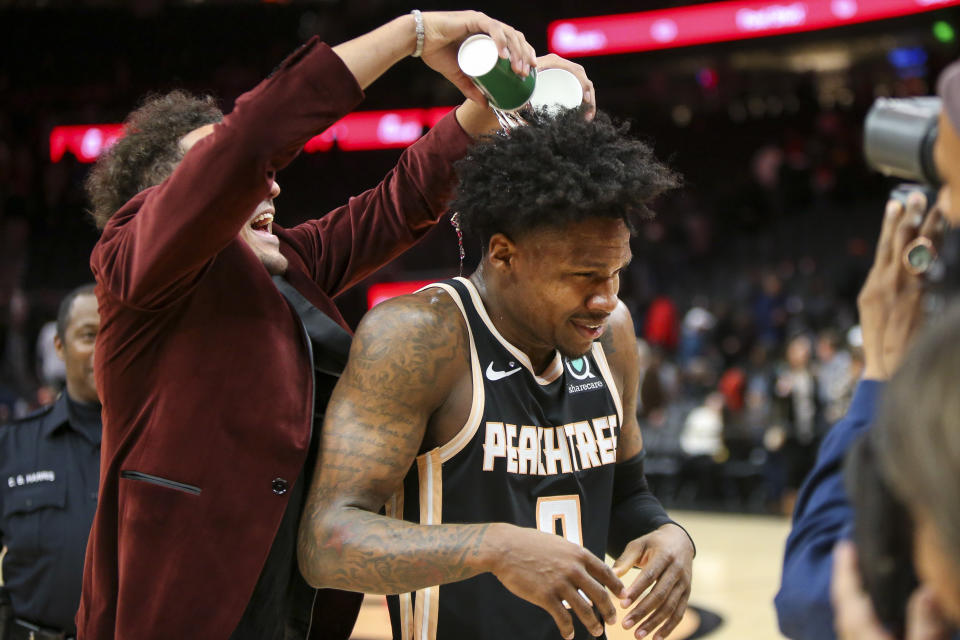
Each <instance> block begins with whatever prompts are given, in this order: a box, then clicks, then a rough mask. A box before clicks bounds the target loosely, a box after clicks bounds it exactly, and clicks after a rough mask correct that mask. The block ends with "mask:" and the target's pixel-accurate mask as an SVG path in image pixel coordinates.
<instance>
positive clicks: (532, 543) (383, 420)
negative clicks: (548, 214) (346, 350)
mask: <svg viewBox="0 0 960 640" xmlns="http://www.w3.org/2000/svg"><path fill="white" fill-rule="evenodd" d="M468 353H469V347H468V337H467V331H466V326H465V325H464V323H463V321H462V319H461V317H460V313H459V311H458V310H457V308H456V306H455V304H454V303H453V301H452V300H451V299H450V298H449V297H448V296H447V295H446V294H444V293H439V292H436V291H434V292H431V291H427V292H423V293H419V294H415V295H412V296H403V297H400V298H395V299H393V300H390V301H387V302H384V303H382V304H380V305H378V306H377V307H376V308H374V309H373V310H372V311H371V312H370V313H369V314H367V316H366V317H365V318H364V320H363V322H361V324H360V327H359V328H358V329H357V334H356V336H355V338H354V341H353V346H352V348H351V350H350V360H349V362H348V364H347V367H346V370H345V371H344V373H343V376H342V377H341V379H340V382H339V383H338V384H337V387H336V389H335V390H334V392H333V396H332V397H331V399H330V405H329V407H328V409H327V414H326V419H325V423H324V427H323V436H322V438H323V439H322V441H321V447H320V457H319V460H318V463H317V464H318V467H317V471H316V473H315V474H314V480H313V484H312V486H311V487H310V494H309V496H308V498H307V504H306V506H305V508H304V513H303V517H302V520H301V524H300V536H299V543H298V558H299V563H300V571H301V573H302V574H303V576H304V578H305V579H306V580H307V582H309V583H310V584H311V585H313V586H314V587H333V588H339V589H346V590H349V591H363V592H366V593H402V592H406V591H414V590H416V589H420V588H423V587H428V586H432V585H436V584H443V583H447V582H454V581H457V580H464V579H466V578H469V577H471V576H474V575H477V574H479V573H483V572H487V571H489V572H492V573H493V574H494V575H496V576H497V578H498V579H499V580H500V581H501V582H502V583H503V584H504V586H505V587H507V589H509V590H510V591H511V592H513V593H514V594H516V595H518V596H520V597H521V598H524V599H526V600H528V601H530V602H532V603H534V604H536V605H538V606H540V607H542V608H543V609H545V610H546V611H548V612H549V613H550V614H551V615H552V616H553V618H554V620H555V621H556V623H557V626H558V627H559V629H560V631H561V633H562V634H563V635H564V636H565V637H572V636H573V625H572V620H571V617H570V612H568V611H567V610H566V609H565V608H564V607H563V605H562V600H567V601H569V602H570V603H571V605H572V606H573V613H575V614H576V615H577V616H578V617H579V618H580V619H581V620H582V621H583V622H584V624H585V625H586V626H587V628H588V629H590V630H591V631H595V632H596V634H597V635H598V634H599V633H600V632H601V631H602V625H601V624H600V622H599V620H598V619H597V617H596V615H595V614H594V613H593V611H592V609H591V608H590V606H589V605H588V604H587V603H586V602H585V601H584V600H583V599H582V598H581V597H580V596H579V595H578V594H577V589H582V590H583V592H584V593H586V594H587V597H589V598H590V599H591V601H592V602H594V603H595V604H596V605H597V607H598V608H599V610H600V611H601V612H602V614H603V616H604V618H605V619H606V620H607V621H608V622H611V623H612V622H613V621H615V620H616V612H615V609H614V607H613V603H612V602H611V601H610V598H609V595H608V594H607V592H606V588H607V587H609V588H610V589H612V590H613V591H614V592H615V593H617V594H620V593H621V591H622V589H623V585H622V583H621V582H620V580H619V579H618V578H617V577H616V576H615V575H614V574H613V572H612V570H611V569H610V568H609V567H607V566H606V565H605V564H604V563H603V562H602V561H601V560H600V559H599V558H597V557H596V556H594V555H593V554H591V553H590V552H589V551H586V550H585V549H583V548H582V547H580V546H578V545H574V544H571V543H569V542H567V541H566V540H564V539H563V538H561V537H560V536H555V535H549V534H544V533H541V532H539V531H537V530H535V529H529V528H524V527H517V526H514V525H510V524H505V523H492V524H441V525H429V526H428V525H419V524H414V523H410V522H405V521H403V520H396V519H393V518H388V517H386V516H381V515H378V514H377V511H378V510H379V509H380V507H381V506H383V504H384V503H385V502H386V501H387V499H388V498H389V497H390V496H391V495H392V494H393V493H394V492H395V491H396V490H397V489H398V488H399V487H400V486H401V484H402V482H403V478H404V476H405V475H406V473H407V471H408V470H409V468H410V466H411V464H413V462H414V459H415V457H416V455H417V453H418V452H419V451H420V450H421V448H422V443H423V441H424V437H425V434H426V432H427V424H428V422H429V420H430V418H431V416H432V415H433V414H434V413H435V412H437V411H438V410H440V409H441V408H444V405H445V403H446V402H447V401H448V399H449V397H450V395H451V392H452V390H453V389H454V387H455V385H456V384H457V382H458V381H462V379H463V376H469V369H468V367H469V356H468ZM468 379H469V378H468Z"/></svg>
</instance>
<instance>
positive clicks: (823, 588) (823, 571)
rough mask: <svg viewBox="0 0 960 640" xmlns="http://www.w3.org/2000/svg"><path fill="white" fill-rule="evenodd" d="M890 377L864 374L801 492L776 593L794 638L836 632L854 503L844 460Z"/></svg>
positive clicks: (817, 638) (822, 639)
mask: <svg viewBox="0 0 960 640" xmlns="http://www.w3.org/2000/svg"><path fill="white" fill-rule="evenodd" d="M883 387H884V383H882V382H879V381H876V380H861V381H860V384H859V385H858V386H857V391H856V393H855V394H854V396H853V402H852V403H851V404H850V409H849V411H847V415H846V416H844V418H843V419H842V420H840V421H839V422H837V424H835V425H834V426H833V428H832V429H831V430H830V432H829V433H828V434H827V437H826V438H824V440H823V444H822V445H821V446H820V452H819V454H818V455H817V462H816V464H815V465H814V467H813V470H812V471H811V472H810V475H808V476H807V479H806V481H805V482H804V483H803V486H802V487H801V488H800V493H799V495H798V496H797V505H796V508H795V509H794V512H793V526H792V528H791V530H790V536H789V537H788V538H787V549H786V553H785V554H784V558H783V577H782V579H781V583H780V591H779V592H778V593H777V596H776V598H775V599H774V605H775V606H776V609H777V620H778V621H779V623H780V631H781V632H782V633H783V635H785V636H787V637H788V638H791V639H792V640H829V639H831V638H835V637H836V636H835V634H834V630H833V608H832V607H831V606H830V574H831V571H832V568H833V547H834V545H835V544H836V543H837V541H838V540H841V539H844V538H849V537H850V533H851V530H852V528H853V509H852V507H851V505H850V501H849V500H848V499H847V492H846V491H845V490H844V487H843V461H844V458H845V457H846V454H847V451H848V450H849V448H850V445H851V444H853V442H854V441H855V440H856V439H857V437H858V436H859V435H860V434H861V433H863V432H864V431H866V430H867V429H868V428H869V426H870V424H871V423H872V422H873V416H874V413H875V411H876V405H877V402H878V400H879V396H880V393H881V392H882V390H883Z"/></svg>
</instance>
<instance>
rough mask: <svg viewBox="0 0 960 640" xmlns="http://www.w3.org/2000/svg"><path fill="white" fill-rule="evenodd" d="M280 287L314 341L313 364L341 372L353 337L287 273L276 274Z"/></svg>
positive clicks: (323, 369) (330, 371)
mask: <svg viewBox="0 0 960 640" xmlns="http://www.w3.org/2000/svg"><path fill="white" fill-rule="evenodd" d="M273 281H274V283H275V284H276V285H277V289H278V290H279V291H280V293H281V294H282V295H283V297H284V298H286V299H287V301H288V302H289V303H290V305H291V306H292V307H293V310H294V311H296V312H297V315H298V316H299V317H300V321H301V322H303V326H304V327H305V328H306V330H307V335H309V336H310V340H311V341H313V344H314V349H313V366H314V367H315V368H316V369H318V370H320V371H322V372H324V373H328V374H330V375H333V376H339V375H340V374H341V373H343V369H344V367H345V366H346V364H347V357H348V356H349V355H350V343H351V341H352V340H353V338H352V337H351V336H350V334H349V333H347V331H346V330H345V329H344V328H343V327H341V326H340V325H339V324H337V323H336V322H335V321H334V320H333V319H332V318H331V317H330V316H328V315H327V314H325V313H324V312H323V311H320V310H319V309H317V308H316V307H315V306H313V304H312V303H311V302H310V301H309V300H307V299H306V298H305V297H304V296H303V294H302V293H300V292H299V291H297V290H296V288H294V286H293V285H292V284H290V283H289V282H287V280H286V279H285V278H283V276H273Z"/></svg>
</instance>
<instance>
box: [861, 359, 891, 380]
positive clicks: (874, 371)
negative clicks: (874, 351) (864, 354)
mask: <svg viewBox="0 0 960 640" xmlns="http://www.w3.org/2000/svg"><path fill="white" fill-rule="evenodd" d="M889 377H890V376H888V375H887V372H886V371H884V370H883V367H881V366H880V365H878V364H872V363H870V362H869V361H868V362H866V363H864V365H863V379H864V380H879V381H881V382H882V381H885V380H886V379H887V378H889Z"/></svg>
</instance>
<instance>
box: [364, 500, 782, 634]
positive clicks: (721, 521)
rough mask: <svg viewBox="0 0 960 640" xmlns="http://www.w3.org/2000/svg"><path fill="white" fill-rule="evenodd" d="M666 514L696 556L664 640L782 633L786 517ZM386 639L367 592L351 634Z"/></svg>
mask: <svg viewBox="0 0 960 640" xmlns="http://www.w3.org/2000/svg"><path fill="white" fill-rule="evenodd" d="M670 515H671V517H673V518H674V519H675V520H676V521H677V522H680V523H681V524H683V526H685V527H686V528H687V529H688V530H689V531H690V534H691V535H692V536H693V538H694V540H695V541H696V544H697V557H696V559H695V560H694V562H693V593H692V595H691V596H690V604H691V605H693V607H692V608H691V609H690V610H688V613H687V616H686V617H685V618H684V620H683V622H682V623H681V624H680V626H679V627H678V628H677V629H676V630H675V631H674V633H672V634H671V635H670V639H669V640H683V639H686V638H691V639H692V638H708V639H709V640H770V639H773V640H776V639H778V638H782V637H783V636H782V635H781V634H780V633H779V631H777V621H776V615H775V614H774V611H773V596H774V594H775V593H776V591H777V587H778V585H779V583H780V563H781V561H782V559H783V545H784V542H785V541H786V539H787V533H788V531H789V527H790V522H789V520H788V519H786V518H778V517H769V516H749V515H734V514H716V513H701V512H693V511H671V512H670ZM608 561H609V562H610V563H612V560H609V559H608ZM632 579H633V575H632V574H628V576H627V578H626V580H627V581H632ZM619 618H620V619H622V615H621V616H619ZM557 637H558V638H559V637H560V636H559V634H557ZM389 638H390V619H389V616H388V615H387V607H386V601H385V599H384V598H383V596H367V598H366V599H365V600H364V606H363V610H362V611H361V613H360V619H359V620H358V621H357V626H356V628H355V629H354V632H353V636H352V639H353V640H387V639H389ZM607 638H609V640H631V639H632V638H633V634H632V633H630V632H628V631H625V630H624V629H622V628H620V627H608V628H607Z"/></svg>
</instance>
